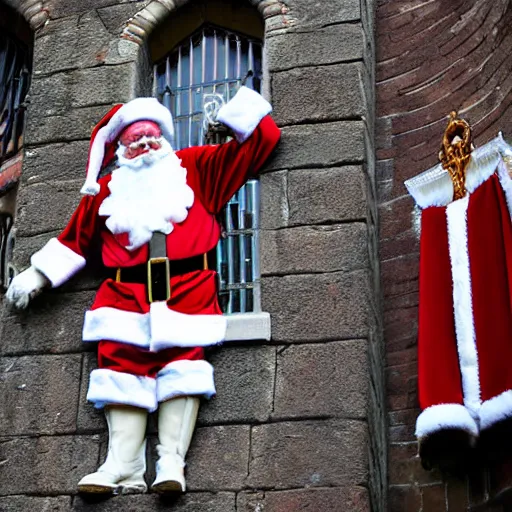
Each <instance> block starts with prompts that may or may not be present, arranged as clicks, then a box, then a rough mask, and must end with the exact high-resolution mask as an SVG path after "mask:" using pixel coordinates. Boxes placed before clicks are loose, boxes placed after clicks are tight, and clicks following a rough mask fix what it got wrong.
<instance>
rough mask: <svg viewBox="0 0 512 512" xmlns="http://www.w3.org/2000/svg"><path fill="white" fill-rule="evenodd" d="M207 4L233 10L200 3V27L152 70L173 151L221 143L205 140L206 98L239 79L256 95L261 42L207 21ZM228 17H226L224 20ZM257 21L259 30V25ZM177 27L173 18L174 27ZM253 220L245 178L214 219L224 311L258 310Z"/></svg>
mask: <svg viewBox="0 0 512 512" xmlns="http://www.w3.org/2000/svg"><path fill="white" fill-rule="evenodd" d="M198 4H206V2H198V3H196V5H195V7H196V8H197V5H198ZM211 4H221V5H220V7H221V8H222V7H224V13H228V12H229V13H232V12H233V11H232V10H229V9H228V10H226V8H227V6H228V4H230V5H231V6H232V4H233V2H226V1H225V0H224V2H212V3H210V6H208V7H206V5H204V8H203V9H202V10H201V13H202V24H201V26H200V27H199V28H197V29H196V30H194V31H193V33H192V34H191V35H188V36H187V37H185V38H183V39H182V40H181V41H180V42H178V43H177V44H175V45H173V47H172V49H171V51H170V52H169V53H167V54H166V55H165V56H163V57H162V58H161V59H160V60H159V61H157V63H156V64H155V67H154V84H155V87H154V89H155V95H156V96H157V97H158V98H159V99H160V101H161V102H162V103H163V104H164V105H165V106H166V107H167V108H169V109H170V110H171V112H172V114H173V117H174V122H175V133H176V135H175V149H181V148H185V147H190V146H194V145H202V144H205V143H208V142H216V143H219V142H223V140H221V139H219V138H218V137H217V138H216V140H214V141H212V140H210V139H208V140H206V136H207V133H205V123H204V110H203V106H204V98H205V95H207V94H212V93H216V94H219V95H221V96H222V97H223V99H224V100H225V101H228V100H229V99H230V98H231V97H232V96H233V95H234V94H235V93H236V91H237V90H238V88H239V87H240V85H241V83H242V81H243V82H244V83H245V85H247V86H249V87H251V88H253V89H255V90H256V91H258V92H260V88H261V79H262V39H261V38H258V37H254V35H247V34H244V33H242V32H240V31H236V30H233V28H232V26H233V23H228V26H229V27H230V28H223V27H221V26H219V25H216V24H214V23H212V22H211V20H210V19H208V12H207V9H211V8H212V5H211ZM222 4H224V5H222ZM215 12H218V11H215ZM239 14H240V13H239V12H238V15H239ZM211 17H214V16H210V18H211ZM238 17H239V18H240V16H238ZM242 17H243V16H242ZM200 18H201V17H200ZM232 18H233V16H231V17H230V15H229V14H228V15H227V19H228V20H231V19H232ZM244 19H245V20H247V18H244ZM256 19H257V30H258V31H260V29H261V21H260V20H259V18H256ZM224 21H225V20H224ZM178 24H179V23H178V22H177V20H174V24H173V25H174V26H176V25H178ZM242 25H243V24H242ZM246 26H247V24H246ZM252 32H253V33H254V30H252ZM258 216H259V182H258V181H257V180H250V181H249V182H248V183H247V184H246V185H245V186H244V187H242V189H240V191H239V192H238V193H237V194H236V195H235V196H234V197H233V198H232V199H231V200H230V201H229V203H228V205H227V206H226V208H225V210H224V211H223V212H222V215H221V218H220V219H219V220H220V222H221V225H222V226H223V236H222V239H221V241H220V242H219V244H218V246H217V249H216V266H217V272H218V274H219V298H220V304H221V307H222V308H223V311H224V312H225V313H246V312H259V311H260V310H261V309H260V294H259V278H260V269H259V247H258V245H259V244H258V229H259V219H258Z"/></svg>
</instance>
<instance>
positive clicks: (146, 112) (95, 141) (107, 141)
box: [80, 98, 174, 196]
mask: <svg viewBox="0 0 512 512" xmlns="http://www.w3.org/2000/svg"><path fill="white" fill-rule="evenodd" d="M136 121H153V122H155V123H157V124H158V126H160V129H161V130H162V135H163V136H164V137H165V138H166V139H167V140H168V141H169V143H171V144H172V139H173V136H174V126H173V122H172V115H171V113H170V111H169V110H168V109H167V108H166V107H164V106H163V105H162V104H161V103H160V102H159V101H158V100H157V99H156V98H136V99H134V100H132V101H130V102H128V103H125V104H124V105H123V104H121V105H115V106H114V107H112V109H111V110H110V111H109V112H108V113H107V114H106V115H105V116H104V117H103V119H102V120H101V121H100V122H99V123H98V124H97V125H96V126H95V127H94V129H93V131H92V134H91V145H90V146H89V160H88V162H87V177H86V180H85V184H84V186H83V187H82V190H80V192H81V193H82V194H84V195H89V196H95V195H96V194H97V193H98V192H99V191H100V186H99V184H98V175H99V173H100V171H101V169H102V168H103V166H105V165H107V164H108V163H109V162H110V161H111V160H112V159H113V158H114V154H115V150H116V147H115V143H116V141H117V138H118V137H119V135H120V134H121V133H122V131H123V130H124V129H125V128H127V127H128V126H130V125H131V124H133V123H135V122H136Z"/></svg>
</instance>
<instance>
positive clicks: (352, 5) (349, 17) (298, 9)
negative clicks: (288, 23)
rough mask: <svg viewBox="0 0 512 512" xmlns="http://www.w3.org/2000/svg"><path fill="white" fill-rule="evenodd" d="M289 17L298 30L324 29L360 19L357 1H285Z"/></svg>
mask: <svg viewBox="0 0 512 512" xmlns="http://www.w3.org/2000/svg"><path fill="white" fill-rule="evenodd" d="M286 5H287V7H288V8H289V14H290V16H291V17H292V18H293V19H295V20H296V23H295V26H296V27H297V28H300V29H304V28H312V27H325V26H326V25H335V24H337V23H343V22H345V21H356V20H359V19H360V17H361V12H360V7H359V0H344V1H343V2H322V1H319V0H315V1H313V2H312V1H311V0H287V2H286Z"/></svg>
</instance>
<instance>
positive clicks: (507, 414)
mask: <svg viewBox="0 0 512 512" xmlns="http://www.w3.org/2000/svg"><path fill="white" fill-rule="evenodd" d="M507 418H512V391H510V390H509V391H505V392H504V393H501V394H500V395H498V396H495V397H494V398H491V399H490V400H486V401H485V402H483V403H482V407H481V408H480V428H481V429H482V430H485V429H486V428H489V427H492V426H493V425H494V424H495V423H498V422H499V421H502V420H506V419H507Z"/></svg>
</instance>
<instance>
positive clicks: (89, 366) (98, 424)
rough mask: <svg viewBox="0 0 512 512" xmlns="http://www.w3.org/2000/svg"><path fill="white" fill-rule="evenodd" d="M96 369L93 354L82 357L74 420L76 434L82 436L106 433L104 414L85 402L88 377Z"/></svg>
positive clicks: (96, 362) (94, 355)
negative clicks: (76, 411)
mask: <svg viewBox="0 0 512 512" xmlns="http://www.w3.org/2000/svg"><path fill="white" fill-rule="evenodd" d="M91 345H92V344H91ZM94 345H95V344H94ZM97 367H98V361H97V357H96V354H95V353H89V354H84V355H83V360H82V373H81V376H80V379H81V382H80V398H79V403H78V415H77V420H76V426H77V432H79V433H83V434H91V433H101V432H106V430H107V423H106V421H105V414H104V412H103V410H102V409H96V408H95V407H94V405H93V404H92V403H91V402H88V401H87V390H88V389H89V376H90V375H91V372H92V370H94V369H96V368H97Z"/></svg>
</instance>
